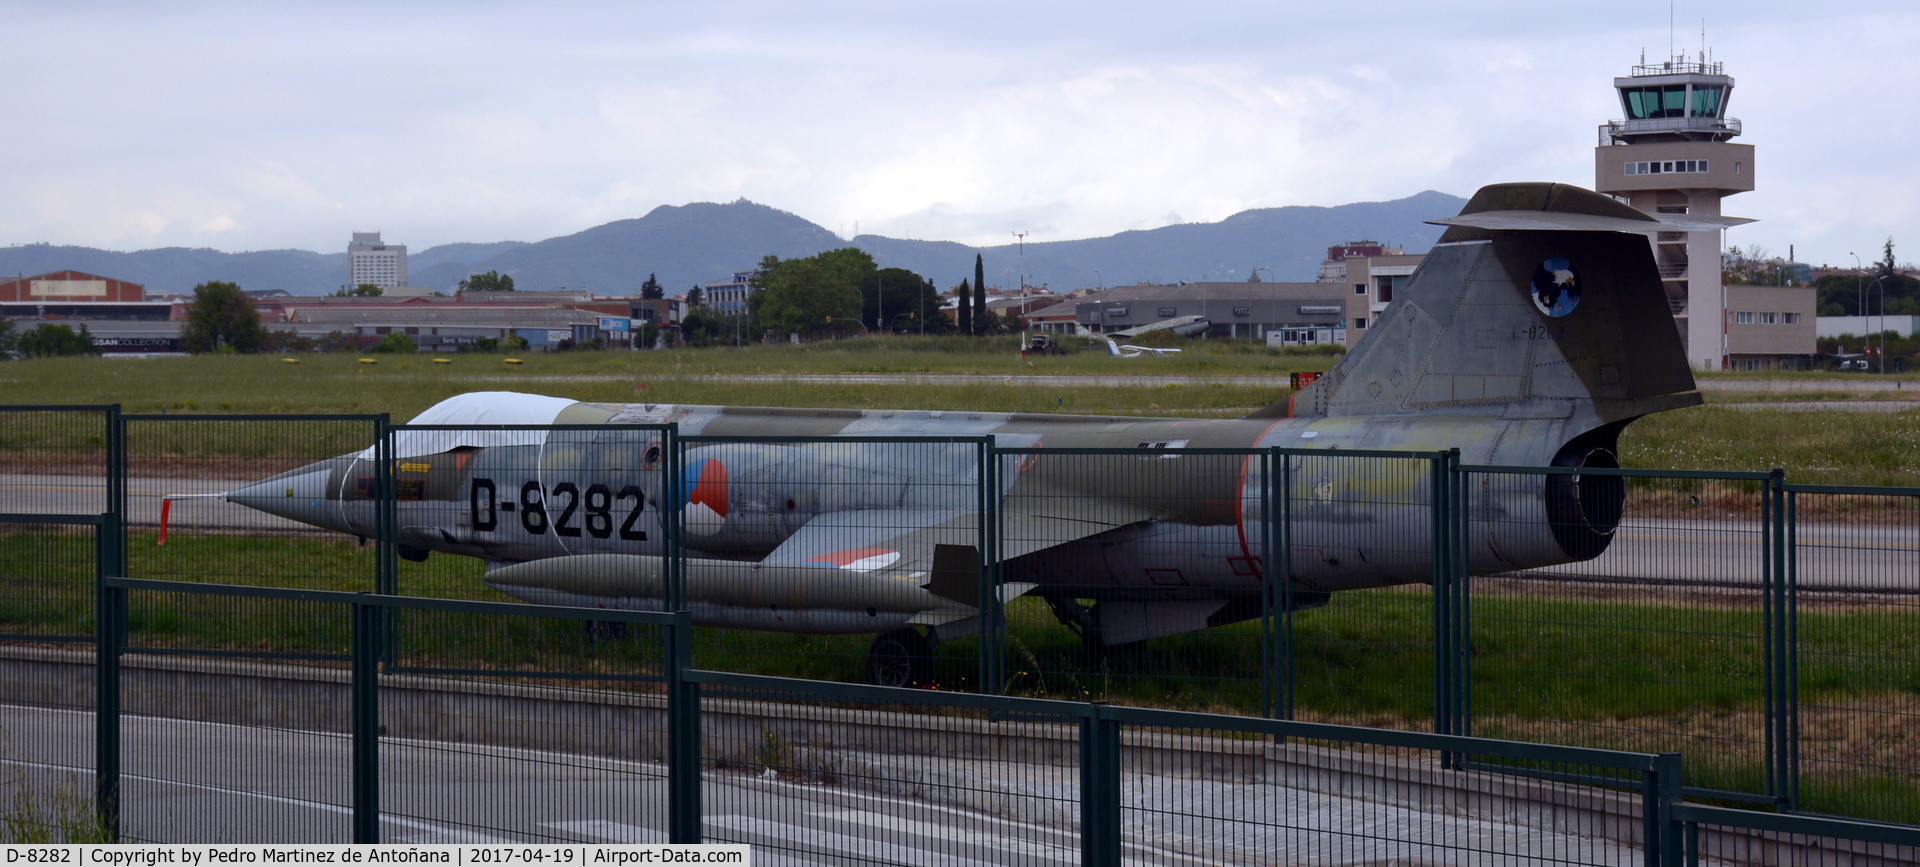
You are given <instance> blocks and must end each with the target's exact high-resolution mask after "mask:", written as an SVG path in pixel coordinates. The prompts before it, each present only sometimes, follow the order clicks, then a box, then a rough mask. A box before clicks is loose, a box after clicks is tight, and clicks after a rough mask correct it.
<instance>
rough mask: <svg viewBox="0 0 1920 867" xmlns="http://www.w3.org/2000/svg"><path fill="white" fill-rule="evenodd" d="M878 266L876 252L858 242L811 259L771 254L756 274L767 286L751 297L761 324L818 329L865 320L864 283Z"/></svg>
mask: <svg viewBox="0 0 1920 867" xmlns="http://www.w3.org/2000/svg"><path fill="white" fill-rule="evenodd" d="M873 271H874V267H873V257H872V256H870V255H867V253H866V251H864V250H860V249H858V248H854V247H845V248H842V249H839V250H828V251H826V252H824V253H820V254H818V255H814V256H809V257H807V258H805V259H785V260H782V259H781V258H780V257H778V256H767V257H766V258H764V259H761V260H760V272H759V273H758V274H755V275H754V277H753V283H754V285H755V286H758V287H760V288H761V291H759V292H755V293H753V294H752V295H751V296H750V297H749V299H748V308H749V311H750V313H751V314H752V317H753V323H754V328H755V329H756V330H765V329H773V330H776V331H787V332H796V331H815V330H819V329H821V328H825V327H827V326H828V325H830V324H832V323H833V321H834V319H835V318H838V319H839V320H840V321H841V322H845V323H849V324H851V323H854V322H858V321H859V320H860V308H861V304H860V284H861V282H862V279H861V278H863V277H864V276H866V275H867V274H868V273H871V272H873Z"/></svg>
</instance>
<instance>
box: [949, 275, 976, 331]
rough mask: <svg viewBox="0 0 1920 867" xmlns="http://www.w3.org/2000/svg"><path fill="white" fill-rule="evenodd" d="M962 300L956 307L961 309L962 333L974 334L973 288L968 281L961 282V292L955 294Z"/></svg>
mask: <svg viewBox="0 0 1920 867" xmlns="http://www.w3.org/2000/svg"><path fill="white" fill-rule="evenodd" d="M955 294H957V295H959V296H960V300H959V301H958V302H957V303H956V304H955V305H954V306H955V307H958V308H959V309H960V333H961V334H972V333H973V287H972V286H969V285H967V281H966V280H964V279H963V280H961V281H960V291H959V292H957V293H955Z"/></svg>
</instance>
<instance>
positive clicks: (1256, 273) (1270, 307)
mask: <svg viewBox="0 0 1920 867" xmlns="http://www.w3.org/2000/svg"><path fill="white" fill-rule="evenodd" d="M1262 271H1265V272H1267V279H1268V280H1272V279H1273V269H1272V268H1269V267H1267V266H1265V265H1257V266H1255V267H1254V269H1253V273H1254V276H1256V277H1257V276H1259V275H1260V272H1262ZM1247 303H1249V304H1251V303H1253V299H1251V298H1249V299H1247ZM1267 310H1268V311H1269V312H1271V311H1272V310H1273V305H1272V304H1268V305H1267ZM1247 324H1248V325H1249V326H1251V325H1252V324H1253V323H1251V322H1249V323H1247ZM1267 327H1268V328H1272V327H1273V325H1272V324H1271V323H1269V324H1268V325H1267ZM1255 330H1256V329H1254V328H1251V327H1249V328H1248V329H1247V339H1248V340H1252V339H1253V333H1254V331H1255Z"/></svg>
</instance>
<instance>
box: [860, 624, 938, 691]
mask: <svg viewBox="0 0 1920 867" xmlns="http://www.w3.org/2000/svg"><path fill="white" fill-rule="evenodd" d="M867 680H869V681H872V682H873V683H874V685H876V686H919V685H921V684H923V683H927V682H929V681H931V680H933V650H932V648H930V647H928V645H927V639H926V638H924V637H922V636H921V635H920V633H919V632H917V631H915V630H912V629H895V630H893V631H892V632H882V633H880V634H879V635H876V636H874V637H873V644H871V645H869V646H868V647H867Z"/></svg>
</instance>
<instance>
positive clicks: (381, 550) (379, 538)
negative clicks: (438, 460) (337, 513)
mask: <svg viewBox="0 0 1920 867" xmlns="http://www.w3.org/2000/svg"><path fill="white" fill-rule="evenodd" d="M373 434H374V446H373V490H374V494H373V496H374V501H373V544H374V549H373V592H375V593H382V594H386V595H394V594H396V593H398V592H399V591H398V590H397V589H395V588H396V585H397V584H398V583H399V562H398V561H399V557H398V556H397V555H398V550H397V547H398V545H399V544H400V540H399V534H398V528H399V525H400V521H399V516H398V515H396V514H395V506H396V504H395V502H394V493H395V492H394V487H393V470H394V466H393V462H394V459H395V458H394V451H395V449H394V430H393V426H392V425H391V424H389V423H388V421H387V417H386V416H385V415H382V416H380V418H378V419H376V420H375V421H374V423H373Z"/></svg>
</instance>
